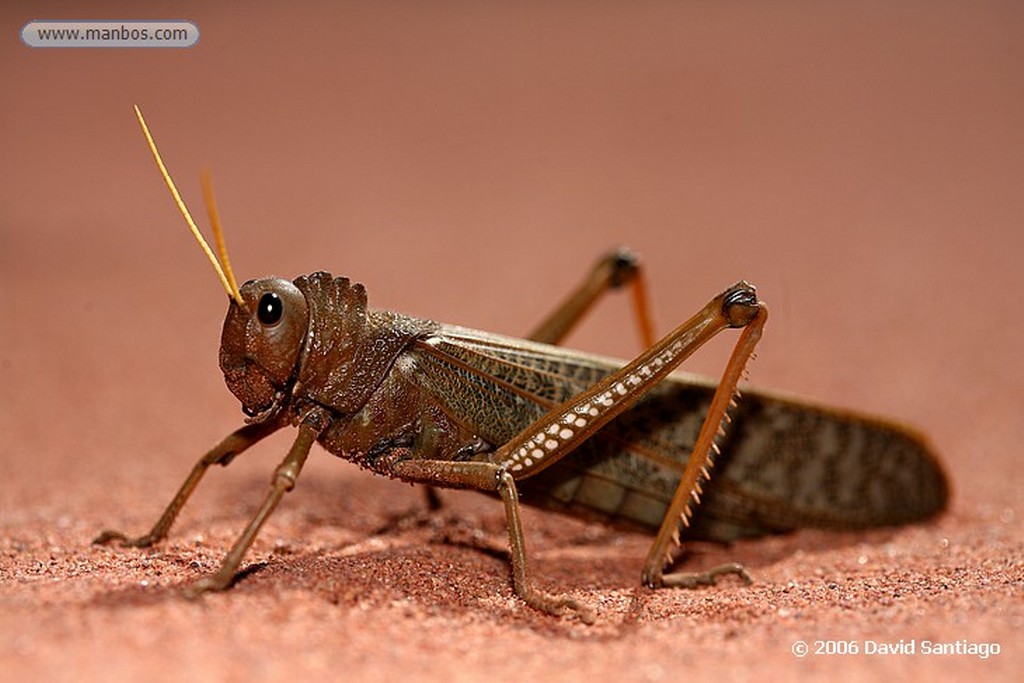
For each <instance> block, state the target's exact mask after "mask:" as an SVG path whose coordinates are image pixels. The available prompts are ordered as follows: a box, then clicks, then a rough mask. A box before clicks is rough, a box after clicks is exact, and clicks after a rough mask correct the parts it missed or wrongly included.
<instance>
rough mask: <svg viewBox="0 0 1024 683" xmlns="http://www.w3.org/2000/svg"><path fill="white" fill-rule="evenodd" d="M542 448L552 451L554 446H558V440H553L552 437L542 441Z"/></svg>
mask: <svg viewBox="0 0 1024 683" xmlns="http://www.w3.org/2000/svg"><path fill="white" fill-rule="evenodd" d="M544 448H546V449H548V450H549V451H553V450H555V449H556V448H558V442H557V441H555V440H554V439H548V440H547V441H545V442H544Z"/></svg>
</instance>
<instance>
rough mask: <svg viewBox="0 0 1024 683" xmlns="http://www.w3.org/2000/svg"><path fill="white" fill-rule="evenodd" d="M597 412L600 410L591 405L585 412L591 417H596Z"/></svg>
mask: <svg viewBox="0 0 1024 683" xmlns="http://www.w3.org/2000/svg"><path fill="white" fill-rule="evenodd" d="M599 412H600V411H599V410H598V409H597V408H595V407H593V406H591V407H590V409H589V410H587V414H588V415H590V416H591V417H597V414H598V413H599Z"/></svg>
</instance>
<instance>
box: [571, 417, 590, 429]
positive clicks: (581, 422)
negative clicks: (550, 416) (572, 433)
mask: <svg viewBox="0 0 1024 683" xmlns="http://www.w3.org/2000/svg"><path fill="white" fill-rule="evenodd" d="M573 424H574V425H576V426H577V427H585V426H586V424H587V421H586V420H585V419H584V418H582V417H577V418H576V421H575V422H573Z"/></svg>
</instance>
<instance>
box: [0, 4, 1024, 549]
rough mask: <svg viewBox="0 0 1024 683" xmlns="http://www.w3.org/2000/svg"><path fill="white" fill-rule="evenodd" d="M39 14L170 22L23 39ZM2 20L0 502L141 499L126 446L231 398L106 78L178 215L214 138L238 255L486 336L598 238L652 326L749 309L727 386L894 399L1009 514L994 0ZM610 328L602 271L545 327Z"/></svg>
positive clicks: (975, 498) (208, 314)
mask: <svg viewBox="0 0 1024 683" xmlns="http://www.w3.org/2000/svg"><path fill="white" fill-rule="evenodd" d="M44 18H54V19H77V18H82V19H99V18H111V19H132V18H147V19H151V18H180V19H188V20H190V21H193V22H194V23H195V24H196V25H197V26H198V27H199V29H200V31H201V39H200V41H199V44H198V45H197V46H196V47H194V48H191V49H181V50H175V49H170V50H157V49H141V50H133V49H99V50H86V49H79V50H60V49H30V48H28V47H26V46H25V45H23V44H22V42H21V41H20V39H19V38H18V32H19V31H20V29H21V27H22V26H23V25H24V24H25V23H26V22H27V21H29V20H32V19H44ZM0 25H2V27H3V32H2V34H0V35H2V36H3V39H2V40H0V100H2V102H3V106H2V107H0V159H2V160H0V164H2V165H0V169H2V173H3V177H2V181H3V182H2V183H0V308H2V310H3V315H2V317H0V320H2V322H0V329H2V335H0V339H2V341H0V404H2V410H0V433H3V434H4V435H5V436H4V439H3V441H2V442H0V463H2V464H3V465H4V466H5V469H6V471H7V474H6V475H5V476H4V477H3V478H0V500H4V501H6V503H5V504H4V507H7V508H8V510H7V511H6V512H4V516H5V517H6V518H7V519H6V522H5V523H6V524H9V525H17V524H19V523H22V522H25V521H32V520H37V519H39V518H41V517H45V516H47V515H58V514H70V515H80V514H86V511H88V510H91V509H93V508H91V507H90V506H93V505H103V504H104V503H103V501H104V500H105V497H106V495H108V491H112V490H117V491H119V492H122V493H123V494H124V495H127V496H129V497H131V496H134V500H135V502H139V501H148V500H150V495H149V494H147V493H146V492H144V491H139V490H136V489H137V485H136V483H135V482H137V479H135V478H134V477H139V476H145V475H147V474H152V476H154V477H157V478H158V480H159V481H162V482H165V484H164V488H166V489H167V492H168V493H169V491H170V487H171V486H173V485H174V482H175V481H176V480H177V479H178V478H179V476H180V474H181V473H183V472H184V471H185V469H186V468H187V467H188V466H189V465H190V463H191V462H192V460H193V458H194V457H195V456H196V454H198V453H200V452H201V451H202V450H203V449H204V448H205V447H206V446H207V445H208V444H210V443H212V442H213V441H214V440H216V439H217V438H219V437H220V436H221V435H223V434H224V433H225V432H227V431H228V430H230V429H231V428H233V427H234V426H236V425H237V424H238V423H239V422H240V418H241V414H240V412H239V411H238V407H237V404H236V403H235V402H234V400H233V399H232V397H231V396H230V395H229V394H228V392H227V390H226V389H225V388H224V386H223V383H222V380H221V377H220V374H219V372H218V370H217V367H216V358H217V345H218V340H219V333H220V325H221V320H222V316H223V312H224V309H225V305H224V304H225V302H224V294H223V292H222V291H221V290H220V288H219V285H218V283H217V281H216V279H215V277H214V276H213V273H212V272H211V271H210V268H209V266H208V265H207V264H206V262H205V260H204V259H203V258H202V256H201V254H200V252H199V250H198V249H197V248H196V246H195V245H194V244H193V242H192V238H191V237H190V236H189V235H188V233H187V231H186V229H185V227H184V224H183V222H182V221H181V219H180V217H179V216H178V215H177V213H176V211H175V210H174V208H173V207H172V205H171V201H170V199H169V197H168V196H167V192H166V190H165V188H164V187H163V185H162V183H161V181H160V179H159V177H158V175H157V173H156V170H155V168H154V166H153V163H152V160H151V159H150V157H149V152H148V151H147V149H146V147H145V145H144V142H143V139H142V136H141V134H140V132H139V130H138V127H137V125H136V123H135V121H134V118H133V115H132V109H131V107H132V104H134V103H138V104H139V105H140V106H141V107H142V108H143V111H144V113H145V114H146V115H147V118H148V121H149V124H150V126H151V127H152V129H153V132H154V135H155V136H156V139H157V141H158V143H159V144H160V146H161V149H162V152H163V154H164V157H165V159H166V161H167V163H168V165H169V167H170V169H171V172H172V174H173V175H174V176H175V178H176V180H177V182H178V184H179V186H180V188H181V189H182V192H183V194H184V195H185V198H186V201H188V202H189V204H190V205H191V207H192V209H193V211H194V212H196V213H198V214H201V213H202V203H201V198H200V194H199V190H198V182H197V178H198V173H199V171H200V169H201V168H203V167H204V166H209V167H210V168H211V169H212V171H213V174H214V180H215V184H216V188H217V192H218V199H219V204H220V211H221V215H222V218H223V220H224V222H225V224H226V229H227V235H228V243H229V246H230V248H231V254H232V258H233V262H234V264H235V268H236V271H237V272H238V273H239V274H240V276H241V277H242V278H243V279H248V278H251V277H258V276H263V275H267V274H271V273H273V274H279V275H285V276H288V277H295V276H297V275H299V274H302V273H307V272H311V271H314V270H321V269H323V270H330V271H332V272H334V273H335V274H345V275H348V276H349V277H351V278H353V279H354V280H357V281H361V282H363V283H365V284H366V286H367V288H368V290H369V293H370V302H371V305H375V306H378V307H383V308H391V309H396V310H401V311H403V312H407V313H411V314H414V315H419V316H423V317H429V318H434V319H439V320H443V321H447V322H453V323H459V324H463V325H467V326H471V327H478V328H483V329H489V330H492V331H496V332H502V333H506V334H520V333H523V332H525V331H526V330H527V329H528V328H529V327H530V326H531V325H532V324H533V323H534V322H535V321H537V320H538V319H539V318H540V317H541V315H543V314H544V313H545V312H547V310H548V308H549V307H550V306H551V305H553V303H554V301H555V299H556V298H557V297H558V296H559V295H560V294H561V293H563V292H565V291H566V290H568V288H569V287H570V286H572V285H573V284H574V283H575V282H576V280H577V278H578V277H579V276H580V275H582V274H583V273H584V272H585V270H586V269H587V267H588V266H589V265H590V264H591V262H592V261H593V260H594V259H596V258H597V257H598V256H599V255H600V254H601V253H603V252H604V251H605V250H606V249H608V248H610V247H612V246H615V245H618V244H628V245H629V246H631V247H633V248H634V249H635V250H637V251H638V252H640V253H641V254H642V255H643V256H644V258H645V263H646V265H647V267H648V273H649V276H650V280H651V284H652V291H653V295H654V303H655V313H656V318H657V322H658V323H659V327H660V329H661V330H662V331H664V330H667V329H668V328H669V326H670V325H673V324H675V323H676V322H678V321H681V320H683V319H684V318H685V317H687V316H688V315H689V314H691V313H692V312H693V311H695V310H696V309H697V308H698V307H699V306H701V305H702V304H703V303H704V302H705V301H707V300H708V299H709V298H710V297H711V296H713V295H714V294H716V293H718V292H719V291H721V290H722V289H724V288H725V287H726V286H728V285H730V284H731V283H733V282H735V281H736V280H738V279H741V278H742V279H747V280H750V281H752V282H754V283H756V284H757V285H758V287H759V291H760V294H761V296H762V297H763V298H764V299H765V300H766V301H767V302H768V303H769V305H770V306H771V310H772V314H773V315H772V319H771V321H770V323H769V329H768V331H767V336H766V338H765V340H764V342H763V346H762V347H761V349H760V351H759V355H758V359H757V361H756V362H755V363H754V364H753V366H752V368H751V379H752V382H753V383H754V384H757V385H759V386H766V387H773V388H777V389H782V390H785V391H787V392H792V393H796V394H800V395H807V396H811V397H814V398H816V399H819V400H821V401H823V402H827V403H830V404H836V405H840V406H844V407H848V408H851V409H857V410H862V411H867V412H871V413H877V414H883V415H887V416H890V417H892V418H896V419H899V420H901V421H906V422H909V423H910V424H913V425H914V426H916V427H917V428H919V429H920V430H922V431H923V432H925V433H926V434H928V435H929V437H930V438H931V440H932V441H933V443H934V444H935V445H936V447H937V450H938V451H939V453H940V454H941V455H942V457H943V458H944V460H945V462H946V463H947V464H948V468H949V471H950V473H951V476H952V479H953V485H954V495H955V496H956V498H955V500H954V503H953V505H954V509H955V510H958V511H960V513H961V514H967V515H969V516H970V515H974V516H981V517H985V516H986V515H996V516H999V515H1003V516H1005V514H1006V511H1010V513H1011V518H1012V514H1013V512H1014V511H1016V515H1017V517H1018V518H1019V516H1020V514H1021V509H1020V490H1021V486H1022V484H1024V475H1022V474H1021V471H1022V470H1021V460H1020V448H1021V444H1022V443H1024V427H1022V425H1024V421H1022V420H1021V415H1020V413H1021V406H1022V405H1024V361H1022V356H1021V349H1022V348H1024V323H1022V321H1021V312H1020V311H1019V310H1018V309H1019V305H1018V300H1019V299H1020V296H1021V294H1022V290H1024V288H1022V284H1024V275H1022V272H1024V270H1022V268H1021V260H1022V256H1024V236H1022V229H1021V226H1022V221H1024V193H1022V191H1021V187H1022V181H1024V134H1022V131H1024V127H1022V123H1021V122H1022V121H1024V68H1022V65H1024V54H1022V46H1024V6H1022V5H1021V4H1020V3H1014V2H978V3H974V2H953V1H946V2H943V1H939V2H904V3H891V2H874V1H866V2H857V3H818V2H798V1H792V2H766V3H754V2H751V3H739V2H730V3H707V2H700V3H690V2H647V3H626V2H590V3H575V2H571V3H542V2H526V3H475V2H440V3H418V2H389V3H370V2H366V3H359V2H341V3H334V2H308V3H293V4H287V5H285V4H283V3H273V2H249V3H162V2H144V3H138V2H120V3H119V2H103V3H101V2H96V3H89V2H67V3H63V2H58V3H45V4H39V3H19V2H13V3H11V2H7V3H4V5H3V7H2V9H0ZM202 222H205V221H201V223H202ZM631 326H632V325H631V321H630V319H629V318H628V306H627V304H626V301H625V300H624V299H619V298H615V299H611V300H609V301H608V303H607V304H606V305H605V306H603V307H602V308H601V309H600V310H599V311H598V312H597V313H596V314H595V315H594V317H593V319H592V320H590V321H589V322H588V323H587V324H586V325H585V326H584V327H583V328H582V329H581V330H580V331H579V332H578V333H577V334H575V335H574V336H573V338H572V339H571V341H570V343H571V345H574V346H578V347H580V348H585V349H587V350H592V351H597V352H602V353H608V354H613V355H617V356H628V355H631V354H634V353H635V352H636V351H637V341H636V335H635V334H634V332H633V330H632V329H631ZM726 351H727V344H723V345H718V346H716V348H714V349H711V350H709V351H708V353H706V354H702V355H701V356H700V357H699V358H696V359H695V360H694V363H693V364H692V365H691V366H690V368H691V369H693V368H696V369H697V370H699V371H702V372H705V373H714V372H718V370H719V369H720V367H721V363H722V359H723V357H724V354H725V352H726ZM126 446H127V447H130V450H131V452H132V453H133V455H131V456H130V457H121V455H120V454H124V453H125V451H126ZM143 454H144V455H143ZM320 459H321V460H323V458H320ZM329 464H330V466H331V467H333V468H335V469H337V468H338V467H346V466H344V465H340V464H338V463H333V462H332V463H329ZM104 487H109V488H104ZM163 492H164V490H163V489H161V494H160V495H159V496H157V497H159V498H161V500H162V497H163ZM69 497H70V500H69ZM1018 538H1019V535H1018Z"/></svg>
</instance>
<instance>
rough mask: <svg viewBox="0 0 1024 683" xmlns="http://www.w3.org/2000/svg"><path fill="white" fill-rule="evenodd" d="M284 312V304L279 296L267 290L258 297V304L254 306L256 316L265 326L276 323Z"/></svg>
mask: <svg viewBox="0 0 1024 683" xmlns="http://www.w3.org/2000/svg"><path fill="white" fill-rule="evenodd" d="M283 314H284V304H283V303H281V297H279V296H278V295H277V294H275V293H274V292H267V293H266V294H264V295H263V296H262V297H260V303H259V306H258V307H257V308H256V317H257V318H259V321H260V322H261V323H263V325H264V326H265V327H270V326H272V325H276V324H277V323H279V322H280V321H281V316H282V315H283Z"/></svg>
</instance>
